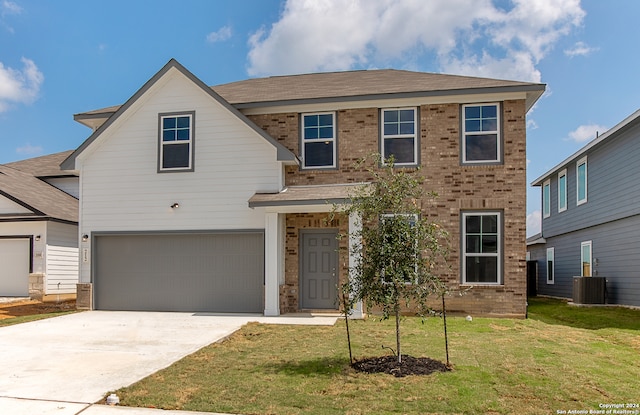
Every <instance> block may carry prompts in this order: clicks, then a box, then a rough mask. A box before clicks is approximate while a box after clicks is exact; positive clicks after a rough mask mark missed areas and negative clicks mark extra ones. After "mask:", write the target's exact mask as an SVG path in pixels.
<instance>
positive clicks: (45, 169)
mask: <svg viewBox="0 0 640 415" xmlns="http://www.w3.org/2000/svg"><path fill="white" fill-rule="evenodd" d="M69 154H71V151H66V152H63V153H56V154H52V155H49V156H43V157H36V158H33V159H28V160H24V161H18V162H13V163H8V164H0V195H2V196H4V197H6V198H8V199H9V200H11V201H13V202H15V203H17V204H19V205H20V206H23V207H24V208H26V209H28V210H30V211H31V213H26V214H16V215H2V216H0V220H1V221H11V220H25V219H29V220H34V219H42V220H48V219H54V220H59V221H63V222H69V223H78V217H79V216H78V199H76V198H75V197H73V196H71V195H69V194H67V193H65V192H63V191H62V190H60V189H58V188H56V187H54V186H52V185H50V184H48V183H46V182H44V181H42V180H40V179H39V178H38V177H60V176H64V175H65V173H64V172H61V171H60V168H59V163H60V160H61V159H62V158H64V157H66V156H68V155H69ZM38 164H40V165H39V166H38ZM56 170H57V174H56ZM67 175H68V174H67Z"/></svg>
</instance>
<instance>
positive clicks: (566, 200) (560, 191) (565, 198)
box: [558, 169, 569, 212]
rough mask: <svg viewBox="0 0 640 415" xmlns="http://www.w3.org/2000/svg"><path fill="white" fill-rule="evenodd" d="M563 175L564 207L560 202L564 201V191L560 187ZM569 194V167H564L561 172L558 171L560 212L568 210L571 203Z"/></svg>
mask: <svg viewBox="0 0 640 415" xmlns="http://www.w3.org/2000/svg"><path fill="white" fill-rule="evenodd" d="M562 177H564V207H562V205H561V204H560V202H561V201H562V193H563V192H562V190H561V189H560V179H561V178H562ZM567 196H568V192H567V169H564V170H562V171H561V172H560V173H558V212H564V211H565V210H567V205H568V204H569V199H568V197H567Z"/></svg>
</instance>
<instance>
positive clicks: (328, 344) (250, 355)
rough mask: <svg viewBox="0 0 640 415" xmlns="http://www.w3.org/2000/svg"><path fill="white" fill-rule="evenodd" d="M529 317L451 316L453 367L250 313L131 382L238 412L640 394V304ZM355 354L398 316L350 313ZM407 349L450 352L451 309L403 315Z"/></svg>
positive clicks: (282, 413)
mask: <svg viewBox="0 0 640 415" xmlns="http://www.w3.org/2000/svg"><path fill="white" fill-rule="evenodd" d="M529 317H530V318H529V319H528V320H510V319H488V318H487V319H485V318H474V319H473V321H471V322H468V321H466V320H465V319H464V318H449V319H447V322H448V329H449V336H450V357H451V362H452V364H453V366H454V370H453V371H451V372H447V373H436V374H433V375H429V376H408V377H405V378H395V377H393V376H390V375H385V374H376V375H368V374H362V373H356V372H354V371H353V370H352V369H351V368H350V367H349V364H348V363H349V362H348V349H347V344H346V335H345V330H344V321H340V322H338V324H336V326H334V327H303V326H268V325H259V324H250V325H248V326H245V327H244V328H243V329H242V330H240V331H239V332H237V333H235V334H234V335H233V336H231V337H230V338H229V339H228V340H226V341H225V342H223V343H220V344H213V345H211V346H208V347H205V348H204V349H201V350H200V351H198V352H196V353H194V354H193V355H191V356H188V357H186V358H185V359H183V360H181V361H180V362H178V363H176V364H174V365H173V366H171V367H169V368H167V369H165V370H162V371H160V372H158V373H156V374H154V375H152V376H150V377H148V378H146V379H143V380H142V381H140V382H138V383H136V384H134V385H132V386H131V387H128V388H124V389H121V390H119V391H117V394H118V395H119V396H120V399H121V404H122V405H128V406H140V407H156V408H163V409H183V410H193V411H210V412H227V413H241V414H278V415H286V414H430V413H431V414H516V413H517V414H556V413H559V412H557V411H567V412H569V411H572V410H573V411H584V410H586V411H587V413H588V412H589V410H599V409H600V407H599V405H600V404H617V403H630V404H633V403H640V402H639V401H640V394H639V393H638V390H640V311H638V310H629V309H620V308H615V309H610V308H607V309H602V308H597V309H596V308H573V307H568V306H567V305H565V304H564V303H562V302H559V301H554V300H542V299H535V300H532V301H530V312H529ZM350 326H351V329H352V341H353V347H354V354H355V356H356V357H359V358H362V357H366V356H378V355H381V354H384V353H387V352H386V351H385V350H383V349H382V348H381V346H382V345H385V346H393V345H394V344H395V343H394V332H393V321H380V320H378V319H373V318H370V319H368V320H366V321H353V322H352V324H350ZM402 330H403V332H402V334H403V342H404V343H403V347H404V353H406V354H411V355H413V356H416V357H419V356H428V357H431V358H434V359H439V360H443V361H444V359H445V352H444V336H443V333H442V320H441V319H440V318H435V317H434V318H429V319H427V320H426V321H425V322H424V323H423V322H422V321H421V320H420V319H418V318H406V319H404V320H403V322H402Z"/></svg>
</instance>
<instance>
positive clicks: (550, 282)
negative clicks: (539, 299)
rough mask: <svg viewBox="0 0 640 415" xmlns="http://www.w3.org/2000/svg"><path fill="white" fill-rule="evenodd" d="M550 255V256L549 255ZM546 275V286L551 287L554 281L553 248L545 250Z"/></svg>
mask: <svg viewBox="0 0 640 415" xmlns="http://www.w3.org/2000/svg"><path fill="white" fill-rule="evenodd" d="M549 254H551V255H549ZM549 258H551V279H549ZM545 266H546V268H545V270H546V274H547V278H546V279H547V284H548V285H553V284H555V280H556V252H555V248H547V262H546V263H545Z"/></svg>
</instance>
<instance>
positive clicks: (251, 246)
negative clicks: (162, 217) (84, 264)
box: [94, 233, 264, 312]
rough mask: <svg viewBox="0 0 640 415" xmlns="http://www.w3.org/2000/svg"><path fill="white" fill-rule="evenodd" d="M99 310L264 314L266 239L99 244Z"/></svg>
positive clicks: (109, 240) (140, 239)
mask: <svg viewBox="0 0 640 415" xmlns="http://www.w3.org/2000/svg"><path fill="white" fill-rule="evenodd" d="M95 249H96V259H95V260H96V266H95V274H94V288H95V302H96V308H98V309H105V310H149V311H200V312H203V311H209V312H261V311H262V309H263V302H262V298H263V281H264V236H263V234H261V233H255V234H254V233H237V234H202V235H200V234H198V235H189V234H187V235H113V236H112V235H105V236H98V237H97V238H96V246H95Z"/></svg>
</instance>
